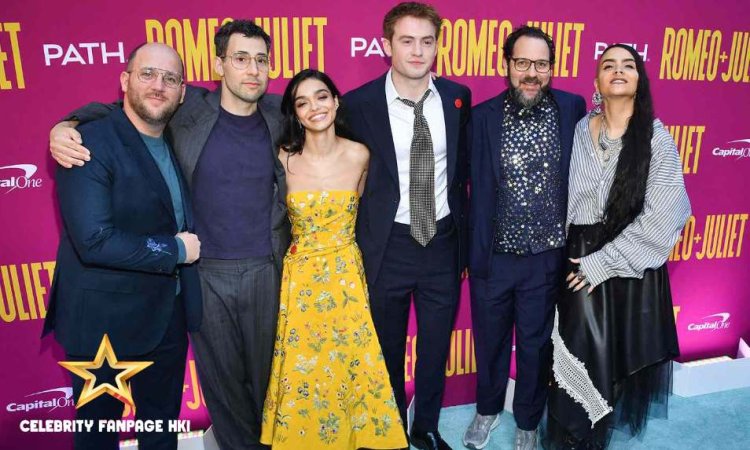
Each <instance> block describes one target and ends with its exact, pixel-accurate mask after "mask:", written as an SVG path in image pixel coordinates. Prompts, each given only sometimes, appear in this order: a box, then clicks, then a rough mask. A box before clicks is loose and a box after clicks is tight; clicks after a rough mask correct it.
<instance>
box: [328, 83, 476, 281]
mask: <svg viewBox="0 0 750 450" xmlns="http://www.w3.org/2000/svg"><path fill="white" fill-rule="evenodd" d="M386 76H388V73H386V74H385V75H383V76H381V77H379V78H377V79H375V80H373V81H371V82H369V83H367V84H365V85H363V86H361V87H359V88H357V89H354V90H353V91H351V92H349V93H347V94H346V95H344V97H343V101H342V105H343V107H344V108H345V114H346V119H347V123H348V124H349V126H350V127H351V128H352V131H353V132H354V134H355V136H357V137H358V138H359V139H360V140H361V141H362V142H363V143H364V144H365V145H367V147H369V149H370V168H369V171H368V174H367V182H366V185H365V191H364V194H363V195H362V199H361V201H360V206H359V215H358V217H357V229H356V232H357V244H358V245H359V247H360V249H361V250H362V256H363V259H364V265H365V273H366V275H367V282H368V283H370V284H372V283H374V282H375V280H376V279H377V276H378V273H379V271H380V266H381V264H382V262H383V255H384V253H385V247H386V245H387V244H388V237H389V236H390V233H391V228H392V226H393V223H394V220H395V219H396V211H397V210H398V204H399V201H400V199H401V193H400V189H399V182H398V167H397V164H396V149H395V147H394V145H393V135H392V134H391V123H390V118H389V116H388V104H387V101H386V97H385V80H386V78H385V77H386ZM434 84H435V87H436V88H437V90H438V93H439V94H440V98H441V100H442V103H443V115H444V116H445V133H446V142H447V163H448V207H449V208H450V211H451V216H452V217H453V220H454V221H455V224H456V229H457V230H458V233H457V235H458V236H459V252H458V254H459V261H458V265H459V267H460V268H461V270H463V268H464V267H465V266H466V264H465V261H466V240H465V237H466V227H465V223H466V215H467V214H466V211H465V208H466V197H467V194H466V179H467V176H468V155H467V152H466V146H467V133H466V131H467V125H468V121H469V114H470V111H471V91H470V90H469V88H467V87H466V86H463V85H461V84H458V83H454V82H452V81H449V80H447V79H445V78H438V79H436V80H435V81H434Z"/></svg>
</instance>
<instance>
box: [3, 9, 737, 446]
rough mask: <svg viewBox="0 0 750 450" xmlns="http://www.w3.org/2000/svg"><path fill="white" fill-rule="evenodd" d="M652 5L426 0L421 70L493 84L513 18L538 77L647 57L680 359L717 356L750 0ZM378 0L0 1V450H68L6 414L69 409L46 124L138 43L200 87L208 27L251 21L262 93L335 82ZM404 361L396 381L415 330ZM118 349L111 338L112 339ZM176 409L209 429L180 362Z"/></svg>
mask: <svg viewBox="0 0 750 450" xmlns="http://www.w3.org/2000/svg"><path fill="white" fill-rule="evenodd" d="M721 3H722V4H721V7H716V6H715V5H713V4H711V3H710V2H704V1H697V0H690V1H678V0H657V1H650V2H646V1H641V0H634V1H630V2H609V3H605V4H602V3H596V2H590V1H584V0H571V1H566V2H559V1H551V0H546V1H541V0H524V1H517V0H512V1H511V0H509V1H504V2H484V1H480V0H464V1H461V2H455V1H449V0H437V1H436V2H435V6H437V8H438V9H439V11H440V12H441V13H442V14H443V16H444V17H445V20H444V22H443V27H442V34H441V38H440V50H439V53H438V57H437V62H436V65H435V67H434V71H435V72H436V73H437V74H438V75H440V76H445V77H449V78H450V79H452V80H455V81H458V82H460V83H464V84H466V85H468V86H469V87H470V88H471V89H472V91H473V95H474V102H475V103H478V102H480V101H483V100H485V99H488V98H490V97H492V96H494V95H496V94H497V93H499V92H500V91H501V90H502V89H504V88H505V79H504V76H505V73H504V72H503V69H502V65H501V61H502V42H503V41H504V39H505V37H506V36H507V35H508V33H509V32H510V31H511V30H512V29H513V28H514V27H517V26H519V25H522V24H526V23H529V24H533V25H538V26H541V27H542V28H543V29H544V30H545V31H547V32H548V33H549V34H550V35H551V36H552V38H553V39H554V41H555V43H556V47H557V60H558V63H557V65H556V66H555V68H554V80H553V85H554V86H555V87H557V88H561V89H565V90H569V91H573V92H576V93H579V94H581V95H583V96H584V97H585V98H590V96H591V94H592V91H593V84H592V82H593V77H594V72H595V67H596V60H597V58H598V57H599V55H600V53H601V51H602V49H603V48H604V47H606V46H607V45H608V44H610V43H614V42H625V43H629V44H631V45H633V46H634V47H635V48H636V49H637V50H638V52H640V53H641V54H642V55H643V57H644V58H645V60H646V67H647V70H648V72H649V75H650V77H651V86H652V89H653V93H654V99H655V102H656V111H657V115H658V117H659V118H660V119H661V120H662V121H663V122H664V123H665V124H667V125H668V127H669V130H670V132H671V133H672V134H673V136H674V138H675V141H676V142H677V147H678V149H679V151H680V157H681V159H682V162H683V171H684V175H685V182H686V185H687V190H688V193H689V195H690V199H691V203H692V206H693V216H692V217H691V218H690V221H689V222H688V224H687V226H686V227H685V230H684V232H683V234H682V236H681V238H680V240H679V242H678V244H677V245H676V246H675V248H674V251H673V253H672V255H671V257H670V261H671V263H670V265H669V269H670V274H671V280H672V289H673V294H674V301H675V315H676V318H677V327H678V332H679V338H680V347H681V350H682V355H683V356H682V359H683V360H691V359H696V358H703V357H710V356H718V355H730V356H733V355H734V353H735V352H736V349H737V343H738V340H739V339H740V338H745V339H748V338H750V314H748V312H747V305H748V304H749V303H748V300H750V276H748V275H750V270H748V267H750V266H749V265H748V262H749V261H750V256H749V255H748V253H750V250H749V249H745V248H744V245H745V244H747V241H746V239H747V238H748V234H749V232H748V228H750V227H748V226H747V225H748V223H747V222H748V214H749V213H750V195H748V193H747V186H748V184H746V183H747V180H748V178H750V25H749V23H748V20H747V17H748V16H750V5H749V4H748V3H747V2H746V1H740V0H735V1H725V2H721ZM393 4H395V2H383V1H376V0H359V1H356V2H351V3H349V2H340V1H331V0H318V1H316V2H304V1H299V0H289V1H287V2H265V3H261V2H251V3H248V2H243V1H239V0H226V1H222V2H210V1H205V0H204V1H194V0H188V1H180V2H177V1H174V2H170V1H166V2H153V1H131V2H115V1H96V2H95V1H79V2H48V1H42V0H26V1H21V0H9V1H6V2H4V4H3V7H2V9H0V110H2V117H1V118H0V136H2V150H1V151H0V224H1V226H2V228H1V229H0V230H1V232H0V358H2V363H0V436H2V439H0V448H3V449H5V448H23V449H30V448H45V449H53V448H70V446H71V435H70V434H37V433H32V434H28V433H22V432H21V431H20V430H19V423H20V422H21V420H23V419H47V418H72V417H73V414H74V407H73V403H74V399H72V398H71V392H70V389H69V388H68V386H69V385H70V384H69V383H70V381H69V375H68V373H67V372H65V370H64V369H62V368H61V367H60V366H58V365H57V363H56V362H57V361H58V360H60V359H62V357H63V356H64V354H63V352H62V350H61V348H60V346H59V345H58V344H57V343H56V342H55V341H54V339H51V338H45V339H44V340H41V339H40V338H39V335H40V331H41V329H42V321H43V318H44V317H45V314H46V307H45V304H46V303H47V300H48V298H47V297H48V292H49V287H50V285H51V281H52V274H53V271H54V266H55V261H54V259H55V252H56V248H57V242H58V236H59V230H60V220H59V216H58V214H57V212H56V202H55V200H54V197H55V194H54V179H53V176H52V174H53V172H54V163H53V161H52V160H51V158H50V157H49V153H48V149H47V139H48V131H49V128H50V127H51V126H52V125H53V124H54V123H55V122H56V121H57V120H58V119H59V118H60V117H63V116H64V115H65V114H66V113H67V112H68V111H70V110H71V109H73V108H75V107H77V106H79V105H82V104H84V103H87V102H89V101H92V100H99V101H105V102H106V101H111V100H113V99H115V98H116V97H117V96H118V95H119V84H118V81H117V79H118V75H119V73H120V72H121V71H122V70H123V69H124V67H125V58H126V56H127V54H128V53H129V51H130V49H132V48H133V47H134V46H135V45H137V44H139V43H141V42H143V41H159V42H166V43H167V44H169V45H171V46H173V47H175V48H176V49H177V50H178V51H179V52H180V54H182V55H183V58H184V60H185V62H186V72H187V79H188V81H189V82H191V83H196V84H199V85H202V86H208V87H213V86H215V83H216V80H217V77H216V74H215V73H213V72H212V69H211V67H212V58H213V55H214V49H213V42H212V40H213V35H214V33H215V30H216V29H217V28H218V27H219V26H220V25H221V24H222V23H223V22H224V21H226V20H230V19H231V18H251V19H254V20H256V22H257V23H258V24H260V25H261V26H263V27H264V28H265V29H266V30H267V31H268V32H269V34H270V35H271V37H272V39H273V48H272V59H271V60H272V68H271V78H272V81H271V83H270V91H271V92H277V93H280V92H282V91H283V89H284V87H285V85H286V83H287V81H288V79H289V78H291V77H292V75H293V74H294V73H295V72H297V71H299V70H300V69H303V68H306V67H314V68H318V69H321V70H324V71H326V72H328V73H329V74H330V75H331V76H332V77H333V79H334V80H335V81H336V82H337V84H338V86H339V88H340V89H341V90H342V91H344V92H346V91H347V90H349V89H352V88H354V87H357V86H359V85H360V84H362V83H364V82H366V81H368V80H370V79H372V78H374V77H377V76H379V75H380V74H382V73H383V72H384V71H386V70H387V68H388V61H387V59H386V58H385V56H384V53H383V47H382V44H381V40H380V36H381V21H382V17H383V15H384V14H385V12H386V11H387V10H388V9H389V8H390V7H391V6H392V5H393ZM411 330H412V331H411V335H410V337H409V341H408V345H407V349H406V352H407V364H406V367H405V370H406V374H407V380H408V383H409V385H410V386H409V387H411V384H412V383H413V373H414V362H415V358H414V348H415V343H416V336H415V335H414V331H413V330H414V326H413V324H412V327H411ZM451 349H452V350H451V354H450V358H449V361H448V362H447V365H446V375H447V377H448V378H447V383H448V386H447V392H446V396H445V405H446V406H448V405H457V404H465V403H472V402H474V387H475V382H476V363H475V361H474V358H473V335H472V326H471V319H470V314H469V301H468V288H467V287H466V286H464V293H463V297H462V304H461V309H460V312H459V315H458V318H457V321H456V326H455V333H454V339H453V342H452V347H451ZM115 350H117V349H115ZM183 417H184V418H188V419H191V420H192V427H193V429H195V428H200V427H205V426H207V425H208V423H209V421H208V415H207V413H206V409H205V405H204V400H203V398H202V397H201V392H200V388H199V384H198V381H197V376H196V372H195V362H194V361H193V359H192V356H190V358H189V360H188V361H187V371H186V377H185V388H184V399H183Z"/></svg>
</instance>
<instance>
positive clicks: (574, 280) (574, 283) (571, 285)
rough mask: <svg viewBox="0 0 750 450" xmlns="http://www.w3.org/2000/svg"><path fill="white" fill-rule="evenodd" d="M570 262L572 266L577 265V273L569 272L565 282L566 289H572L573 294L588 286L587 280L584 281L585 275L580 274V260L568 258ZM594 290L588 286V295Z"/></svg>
mask: <svg viewBox="0 0 750 450" xmlns="http://www.w3.org/2000/svg"><path fill="white" fill-rule="evenodd" d="M569 259H570V262H572V263H573V264H577V265H579V266H578V271H577V272H570V273H569V274H568V276H567V277H566V278H565V281H566V282H567V283H568V289H572V290H573V292H578V291H580V290H581V289H583V288H584V287H586V285H588V284H589V282H588V280H586V275H584V274H583V272H581V266H580V264H581V259H580V258H569ZM593 290H594V286H589V289H588V293H589V294H590V293H591V291H593Z"/></svg>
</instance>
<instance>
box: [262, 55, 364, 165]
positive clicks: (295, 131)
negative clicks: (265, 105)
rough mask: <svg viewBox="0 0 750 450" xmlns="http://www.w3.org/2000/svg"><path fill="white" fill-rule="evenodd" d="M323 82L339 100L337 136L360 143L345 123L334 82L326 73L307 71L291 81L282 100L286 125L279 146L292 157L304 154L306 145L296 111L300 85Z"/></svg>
mask: <svg viewBox="0 0 750 450" xmlns="http://www.w3.org/2000/svg"><path fill="white" fill-rule="evenodd" d="M311 78H312V79H315V80H318V81H322V82H323V84H325V85H326V87H327V88H328V90H329V91H331V95H333V96H334V97H335V98H337V99H338V100H339V111H337V113H336V119H334V121H333V127H334V130H335V132H336V136H340V137H343V138H346V139H349V140H351V141H356V142H360V141H359V140H358V139H356V138H355V137H354V135H353V133H352V132H351V131H349V128H348V127H347V126H346V124H345V122H344V115H343V114H342V113H341V110H342V108H341V106H342V105H341V93H340V92H339V90H338V89H337V88H336V85H335V84H333V80H331V78H330V77H329V76H328V75H326V74H325V73H323V72H321V71H319V70H315V69H305V70H302V71H301V72H299V73H298V74H297V75H295V76H294V77H292V79H291V80H289V84H287V85H286V90H285V91H284V97H282V99H281V113H282V114H283V115H284V124H283V128H282V132H281V136H280V137H279V140H278V142H277V143H276V145H277V146H279V147H281V148H283V149H284V150H285V151H286V152H288V153H289V154H290V155H292V154H295V153H302V147H303V146H304V145H305V129H304V128H303V127H302V125H301V124H300V123H299V121H298V120H297V113H296V112H295V110H294V99H295V97H296V96H297V88H299V85H300V84H301V83H302V82H303V81H305V80H309V79H311Z"/></svg>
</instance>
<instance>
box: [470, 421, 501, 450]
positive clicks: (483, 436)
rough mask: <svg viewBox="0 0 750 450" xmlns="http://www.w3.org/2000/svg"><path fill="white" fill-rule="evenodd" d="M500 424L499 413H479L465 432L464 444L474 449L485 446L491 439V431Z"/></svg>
mask: <svg viewBox="0 0 750 450" xmlns="http://www.w3.org/2000/svg"><path fill="white" fill-rule="evenodd" d="M498 425H500V415H499V414H493V415H491V416H483V415H481V414H479V413H477V414H476V415H475V416H474V420H472V421H471V425H469V428H467V429H466V432H465V433H464V439H463V441H464V445H465V446H466V447H467V448H471V449H474V450H481V449H483V448H485V447H486V446H487V443H488V442H489V441H490V432H491V431H492V430H494V429H495V428H497V426H498Z"/></svg>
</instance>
